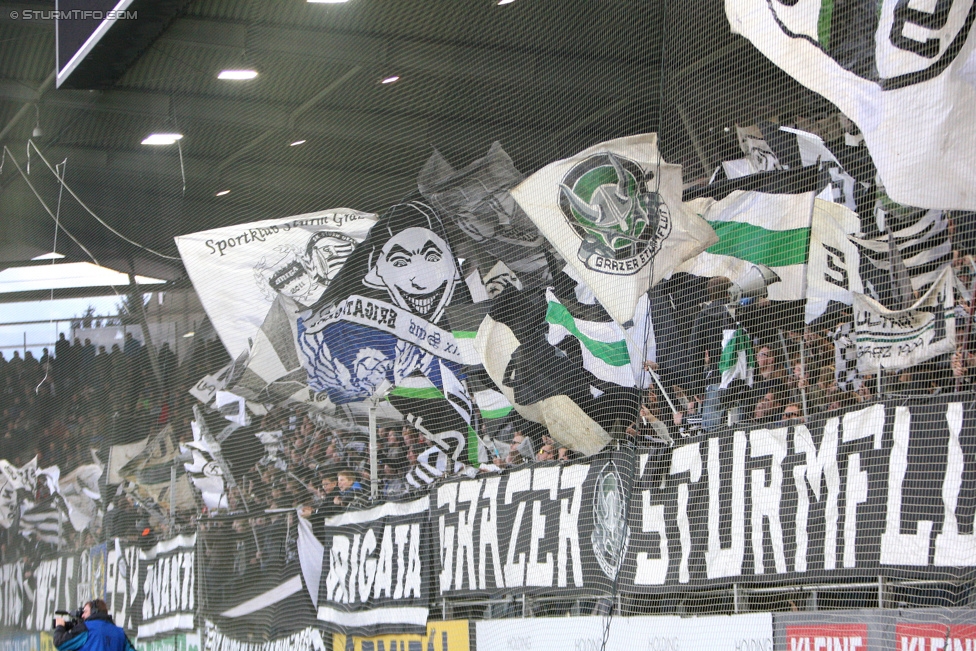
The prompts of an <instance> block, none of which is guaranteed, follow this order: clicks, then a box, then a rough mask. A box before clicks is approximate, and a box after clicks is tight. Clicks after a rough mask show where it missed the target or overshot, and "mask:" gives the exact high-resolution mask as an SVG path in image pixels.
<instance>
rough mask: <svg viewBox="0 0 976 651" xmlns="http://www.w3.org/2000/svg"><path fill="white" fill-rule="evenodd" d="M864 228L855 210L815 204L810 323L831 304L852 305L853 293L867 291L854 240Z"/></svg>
mask: <svg viewBox="0 0 976 651" xmlns="http://www.w3.org/2000/svg"><path fill="white" fill-rule="evenodd" d="M860 227H861V220H860V218H859V217H858V216H857V214H856V213H854V212H853V211H852V210H850V209H849V208H847V207H846V206H844V205H842V204H839V203H831V202H828V201H823V200H821V199H817V200H816V201H815V202H814V204H813V226H812V230H811V232H810V258H809V264H808V267H807V304H806V315H805V320H806V323H811V322H812V321H813V320H814V319H816V318H818V317H819V316H821V315H822V314H824V313H825V312H826V311H827V308H828V307H829V306H830V303H831V301H833V302H835V303H843V304H844V305H851V304H852V303H853V300H854V298H853V294H852V292H863V291H864V288H863V285H862V283H861V273H860V265H861V258H860V251H859V249H858V247H857V245H856V244H855V243H854V242H853V241H852V240H851V236H853V235H854V234H855V233H857V232H858V231H859V230H860Z"/></svg>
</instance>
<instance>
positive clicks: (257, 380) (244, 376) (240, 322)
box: [176, 208, 376, 402]
mask: <svg viewBox="0 0 976 651" xmlns="http://www.w3.org/2000/svg"><path fill="white" fill-rule="evenodd" d="M375 222H376V215H373V214H369V213H363V212H358V211H355V210H350V209H348V208H337V209H335V210H325V211H321V212H315V213H309V214H306V215H298V216H295V217H285V218H281V219H268V220H264V221H259V222H253V223H250V224H240V225H236V226H226V227H224V228H215V229H213V230H209V231H201V232H199V233H192V234H189V235H181V236H179V237H177V238H176V245H177V248H179V251H180V257H181V258H182V260H183V264H184V266H185V267H186V271H187V274H189V276H190V280H192V281H193V287H194V289H196V291H197V294H198V295H199V296H200V301H201V302H202V303H203V307H204V309H205V310H206V311H207V316H209V317H210V321H211V322H212V323H213V326H214V329H216V330H217V334H219V335H220V340H221V341H222V342H223V344H224V347H226V348H227V352H229V353H230V355H231V358H233V359H235V360H236V359H237V358H238V357H240V356H241V355H242V354H247V355H248V358H247V369H246V370H245V371H243V373H242V372H241V371H242V369H239V368H238V369H236V370H235V371H234V375H235V376H237V375H238V374H241V380H240V381H241V382H243V383H245V384H246V385H247V387H248V388H249V389H250V390H251V392H252V393H253V394H254V395H245V396H244V397H246V398H247V399H249V400H255V399H257V398H258V397H259V394H262V392H263V391H264V390H265V389H266V388H267V387H268V385H271V384H272V383H275V382H279V383H280V384H281V386H279V387H278V388H277V390H276V391H274V392H273V393H272V395H270V396H265V395H261V396H260V397H261V401H262V402H279V401H283V400H284V399H287V398H293V399H294V400H298V401H306V400H308V398H309V396H308V389H307V388H306V382H305V381H304V379H305V371H304V370H303V369H302V367H301V362H300V361H299V356H298V351H297V344H296V341H297V338H298V334H297V333H298V326H297V322H298V315H299V313H300V312H302V311H303V310H305V309H307V308H309V307H311V306H312V305H314V304H315V303H316V302H317V301H318V300H319V299H321V298H322V296H323V294H324V293H325V290H326V288H327V287H328V286H329V284H330V283H331V282H332V281H333V280H334V279H335V277H336V274H338V273H339V269H341V268H342V266H343V265H344V264H345V262H346V260H347V259H348V257H349V255H350V254H351V253H352V251H353V249H354V248H355V246H356V245H357V244H358V243H360V242H362V241H363V239H364V238H365V237H366V234H367V233H368V232H369V229H370V228H371V227H372V226H373V224H374V223H375ZM235 364H237V365H239V363H235ZM218 375H219V374H218ZM296 378H298V379H299V380H301V381H297V382H296V381H294V380H295V379H296ZM204 380H207V378H204ZM202 382H203V381H202ZM217 384H218V383H212V386H214V388H215V389H216V390H219V389H222V388H224V387H223V386H217ZM223 384H224V386H227V385H228V384H229V383H228V379H226V378H225V379H224V380H223ZM202 388H203V389H204V390H203V391H194V392H193V395H194V396H196V397H197V398H199V399H200V400H204V399H205V398H206V401H207V402H209V399H210V394H211V393H212V391H211V390H210V388H209V387H207V383H206V382H203V386H202ZM230 388H232V389H233V388H234V385H233V384H230ZM238 393H242V391H238ZM265 398H267V399H265Z"/></svg>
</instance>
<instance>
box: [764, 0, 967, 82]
mask: <svg viewBox="0 0 976 651" xmlns="http://www.w3.org/2000/svg"><path fill="white" fill-rule="evenodd" d="M767 3H768V5H769V10H770V12H771V13H772V14H773V18H774V19H775V21H776V23H777V24H778V25H779V27H780V29H782V30H783V33H785V34H786V35H787V36H789V37H791V38H798V39H803V40H806V41H809V42H810V43H812V44H813V45H815V46H816V47H818V48H820V49H821V50H822V51H823V52H824V53H825V54H826V55H827V56H829V57H830V58H832V59H833V60H834V61H835V62H836V63H837V64H838V65H840V66H841V67H843V68H844V69H845V70H847V71H849V72H852V73H854V74H855V75H857V76H859V77H861V78H863V79H867V80H868V81H874V82H876V83H877V84H878V85H879V86H880V87H881V88H882V89H883V90H892V89H895V88H902V87H905V86H910V85H912V84H917V83H920V82H923V81H927V80H929V79H932V78H933V77H936V76H938V75H939V74H940V73H941V72H942V71H943V70H945V69H946V67H947V66H948V65H949V64H950V63H952V61H953V60H954V59H955V58H956V56H958V54H959V52H960V50H962V47H963V45H965V43H966V41H967V39H969V38H970V34H971V32H972V28H973V19H974V18H976V0H934V1H933V2H928V3H912V2H910V0H881V1H880V2H866V1H862V2H853V3H845V4H844V5H841V4H840V3H824V2H821V0H767ZM913 4H914V5H917V7H915V6H911V5H913ZM852 25H857V26H858V27H857V28H852Z"/></svg>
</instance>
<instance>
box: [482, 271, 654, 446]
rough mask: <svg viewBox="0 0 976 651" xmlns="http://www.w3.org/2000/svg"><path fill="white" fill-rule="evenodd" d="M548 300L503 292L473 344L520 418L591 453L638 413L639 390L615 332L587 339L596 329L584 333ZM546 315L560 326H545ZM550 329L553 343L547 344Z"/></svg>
mask: <svg viewBox="0 0 976 651" xmlns="http://www.w3.org/2000/svg"><path fill="white" fill-rule="evenodd" d="M551 298H552V294H551V293H543V292H518V291H515V290H507V291H506V292H503V293H502V294H501V295H500V296H499V297H498V298H496V299H495V301H494V304H493V306H492V310H491V313H490V314H489V315H488V316H487V317H485V320H484V321H483V322H482V324H481V327H480V328H479V329H478V335H477V337H476V338H475V347H476V349H477V350H478V352H479V354H480V355H481V356H482V358H483V360H484V367H485V370H486V371H487V373H488V375H489V376H490V377H491V379H492V381H493V382H494V383H495V385H496V386H497V387H498V389H499V391H501V393H502V394H503V395H504V396H505V398H506V400H507V401H508V402H509V403H510V404H512V406H513V407H514V408H515V409H516V410H517V411H518V413H519V414H521V415H522V416H523V417H524V418H526V419H527V420H530V421H533V422H536V423H540V424H542V425H543V426H545V427H546V428H547V429H548V430H549V433H550V435H551V436H552V437H553V438H555V439H556V440H557V441H559V442H560V443H562V444H563V445H566V446H567V447H569V448H571V449H573V450H577V451H580V452H582V453H583V454H587V455H590V454H596V453H597V452H599V451H600V450H601V449H602V448H603V447H604V446H605V445H606V444H607V443H608V442H609V441H610V439H611V432H614V431H616V430H617V429H620V430H621V431H622V429H623V427H625V426H626V425H627V424H629V423H630V422H632V421H633V416H634V415H636V412H637V402H638V397H639V389H636V388H634V385H635V381H634V375H633V373H632V372H631V368H632V367H631V365H630V364H631V360H630V356H629V352H628V348H627V345H626V344H625V343H624V342H622V341H620V339H619V337H620V330H619V328H618V329H617V330H616V332H615V333H614V331H611V330H609V329H607V330H604V331H603V332H602V333H600V335H598V336H603V337H604V340H603V341H600V340H599V339H597V338H596V337H594V336H591V335H597V332H595V331H594V330H591V329H589V328H587V330H586V331H584V329H582V328H580V327H579V325H580V322H578V321H577V320H576V319H575V318H567V317H566V313H565V312H563V311H562V310H560V309H559V308H558V307H557V306H558V305H560V303H559V301H556V300H550V299H551ZM550 306H552V309H550ZM547 315H550V316H551V318H552V320H553V321H558V323H550V321H549V320H547ZM567 326H570V327H572V328H573V329H574V330H577V331H578V333H579V334H578V335H577V334H575V333H573V332H572V331H570V330H569V328H568V327H567ZM550 328H553V330H552V332H553V334H554V339H557V340H558V341H559V345H558V346H555V345H553V344H552V343H551V342H550V339H549V337H550V332H551V330H550ZM563 331H565V332H563ZM587 331H588V332H589V334H587ZM584 349H585V350H586V352H584ZM587 367H589V368H587ZM591 369H592V370H591ZM623 369H626V370H623ZM594 371H597V372H600V373H603V374H604V376H605V377H606V378H610V379H601V378H600V377H598V376H597V375H596V374H595V373H594ZM614 379H616V380H618V381H620V382H622V383H623V384H618V383H617V382H614V381H613V380H614ZM628 419H629V420H628ZM623 421H628V422H627V423H623Z"/></svg>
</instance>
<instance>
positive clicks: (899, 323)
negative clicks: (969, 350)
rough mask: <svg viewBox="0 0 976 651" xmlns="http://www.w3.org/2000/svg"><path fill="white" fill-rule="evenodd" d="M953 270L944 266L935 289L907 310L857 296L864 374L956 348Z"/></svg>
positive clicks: (856, 320)
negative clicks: (890, 307) (892, 307)
mask: <svg viewBox="0 0 976 651" xmlns="http://www.w3.org/2000/svg"><path fill="white" fill-rule="evenodd" d="M954 303H955V300H954V294H953V282H952V270H951V269H949V268H946V269H943V271H942V273H941V274H940V276H939V278H938V279H937V280H936V282H935V283H933V284H932V286H931V288H929V290H928V291H927V292H926V293H925V295H924V296H922V297H921V298H920V299H918V300H917V301H916V302H915V303H914V304H913V305H912V306H910V307H909V308H908V309H905V310H889V309H887V308H886V307H884V306H883V305H882V304H881V303H879V302H878V301H876V300H874V299H873V298H871V297H869V296H865V295H864V294H855V295H854V328H855V343H856V345H857V368H858V370H859V371H860V372H861V373H877V372H878V371H879V370H880V369H900V368H908V367H910V366H915V365H916V364H921V363H922V362H924V361H926V360H929V359H932V358H933V357H936V356H938V355H944V354H948V353H953V352H955V350H956V313H955V310H954V307H955V305H954Z"/></svg>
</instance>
